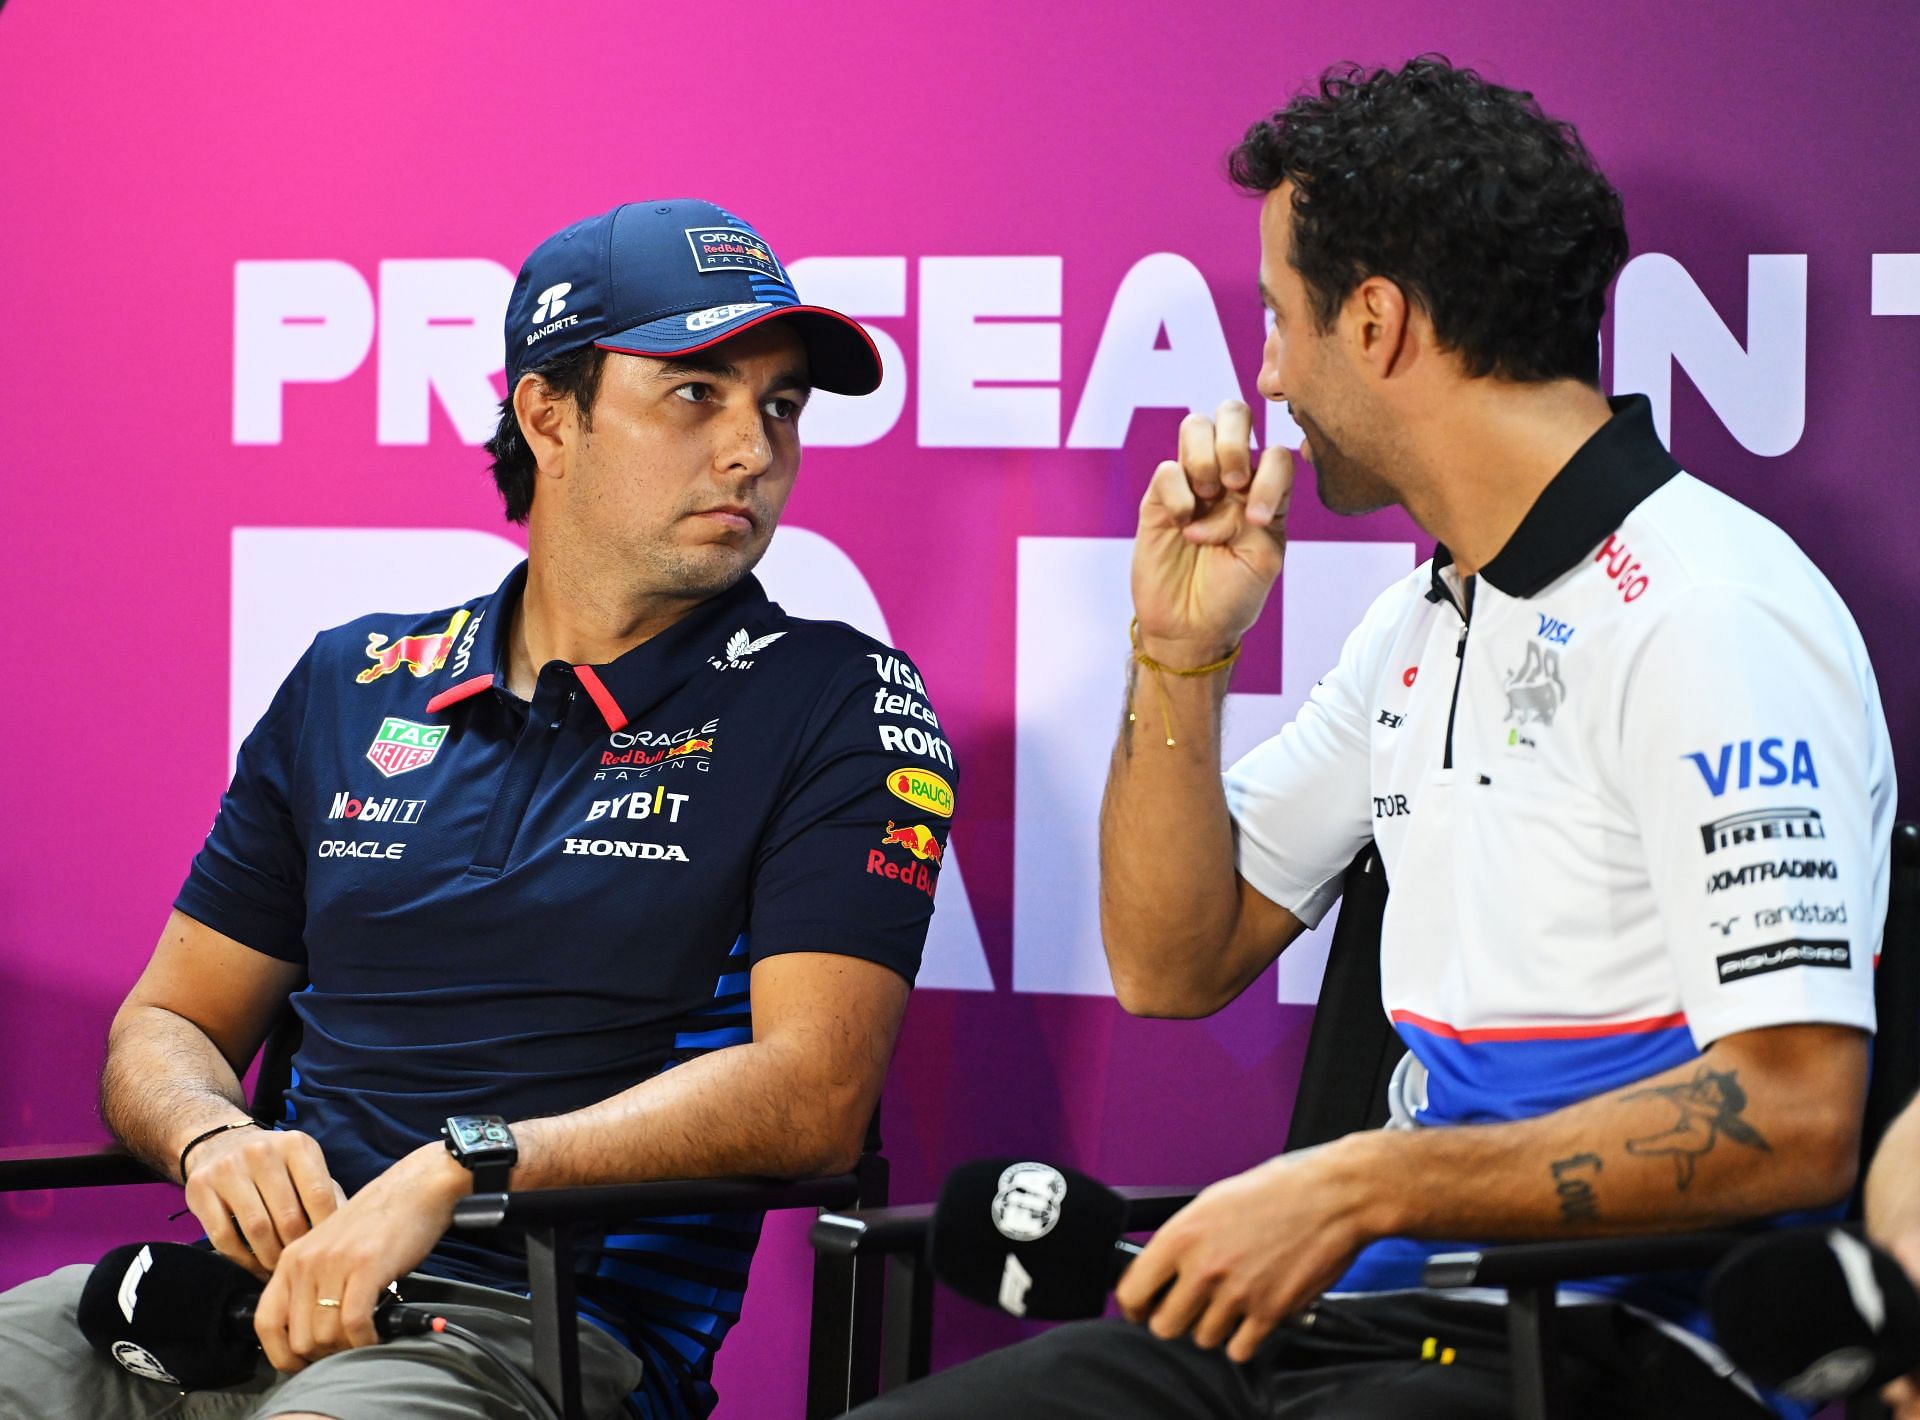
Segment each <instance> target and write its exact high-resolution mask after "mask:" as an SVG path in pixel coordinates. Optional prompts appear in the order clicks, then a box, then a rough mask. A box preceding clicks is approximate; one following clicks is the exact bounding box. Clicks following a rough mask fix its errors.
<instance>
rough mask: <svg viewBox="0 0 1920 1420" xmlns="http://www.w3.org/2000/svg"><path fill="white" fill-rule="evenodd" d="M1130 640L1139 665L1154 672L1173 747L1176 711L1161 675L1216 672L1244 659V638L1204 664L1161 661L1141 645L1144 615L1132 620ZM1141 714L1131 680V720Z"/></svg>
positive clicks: (1198, 674) (1129, 699) (1129, 642)
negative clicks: (1135, 705)
mask: <svg viewBox="0 0 1920 1420" xmlns="http://www.w3.org/2000/svg"><path fill="white" fill-rule="evenodd" d="M1127 642H1128V644H1129V645H1131V646H1132V647H1133V659H1134V661H1135V663H1136V664H1139V665H1143V666H1145V667H1146V668H1147V669H1148V670H1150V671H1152V672H1153V676H1154V680H1153V686H1154V690H1155V691H1156V692H1157V693H1158V695H1159V698H1160V720H1161V723H1162V724H1163V725H1165V726H1166V731H1167V745H1168V747H1169V748H1171V747H1172V746H1173V743H1174V739H1173V712H1172V711H1170V710H1169V709H1168V708H1167V687H1166V683H1165V682H1164V681H1162V680H1161V679H1160V677H1161V675H1162V674H1165V675H1177V676H1187V677H1191V676H1203V675H1212V674H1213V673H1214V672H1215V671H1223V670H1225V669H1226V668H1227V667H1228V666H1230V665H1232V664H1233V663H1234V662H1235V661H1237V660H1239V659H1240V647H1241V645H1242V644H1243V643H1242V642H1239V641H1236V642H1234V643H1233V649H1232V650H1231V651H1229V652H1227V654H1226V655H1224V656H1222V657H1221V658H1220V659H1219V660H1217V661H1209V662H1207V664H1206V665H1204V666H1193V667H1190V668H1187V669H1182V668H1181V667H1179V666H1169V665H1164V664H1162V663H1161V662H1159V661H1156V660H1154V658H1153V657H1152V656H1149V655H1148V654H1147V653H1146V652H1145V651H1143V650H1141V649H1140V618H1139V617H1137V616H1136V617H1134V619H1133V620H1132V621H1131V622H1129V623H1128V625H1127ZM1137 718H1138V717H1137V716H1136V715H1135V714H1134V713H1133V684H1132V681H1131V680H1129V682H1128V684H1127V723H1128V724H1132V723H1133V722H1134V721H1135V720H1136V719H1137Z"/></svg>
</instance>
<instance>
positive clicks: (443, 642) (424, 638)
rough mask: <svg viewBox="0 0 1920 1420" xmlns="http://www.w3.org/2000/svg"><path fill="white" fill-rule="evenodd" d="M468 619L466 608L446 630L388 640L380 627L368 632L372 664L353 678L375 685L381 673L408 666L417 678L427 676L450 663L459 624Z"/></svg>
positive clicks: (459, 612)
mask: <svg viewBox="0 0 1920 1420" xmlns="http://www.w3.org/2000/svg"><path fill="white" fill-rule="evenodd" d="M466 623H467V612H466V611H465V610H464V609H463V610H460V611H456V612H455V613H454V614H453V620H452V621H450V622H448V623H447V629H446V630H445V631H428V632H423V633H421V634H420V635H417V636H401V637H399V638H397V639H396V640H393V641H388V640H387V638H386V637H385V636H383V635H381V634H380V633H379V632H378V631H374V632H370V633H368V636H367V656H368V658H369V659H371V660H372V662H373V664H372V665H370V666H368V667H367V668H366V669H365V670H363V671H361V672H360V674H359V675H357V676H355V677H354V679H355V680H357V681H359V682H360V684H362V685H372V684H373V683H374V682H375V681H376V680H378V679H380V677H381V676H383V675H392V674H393V673H394V672H395V671H397V670H399V669H400V668H401V667H402V666H405V667H406V668H407V669H408V670H409V671H411V672H413V674H414V676H415V677H416V678H417V679H420V680H425V679H426V678H427V677H428V676H430V675H432V674H433V673H434V672H435V671H437V670H439V669H440V668H441V667H442V666H444V665H445V664H446V663H447V653H448V652H450V651H451V650H452V649H453V643H454V641H455V639H456V638H458V636H459V635H460V628H461V627H462V626H464V625H466Z"/></svg>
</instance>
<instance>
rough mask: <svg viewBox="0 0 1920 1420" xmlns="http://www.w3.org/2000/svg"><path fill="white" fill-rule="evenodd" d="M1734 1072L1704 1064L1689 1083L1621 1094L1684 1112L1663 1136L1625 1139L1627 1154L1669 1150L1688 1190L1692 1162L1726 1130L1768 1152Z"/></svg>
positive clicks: (1679, 1184)
mask: <svg viewBox="0 0 1920 1420" xmlns="http://www.w3.org/2000/svg"><path fill="white" fill-rule="evenodd" d="M1735 1074H1736V1072H1735V1071H1732V1070H1727V1071H1724V1072H1723V1071H1719V1070H1715V1069H1713V1068H1711V1067H1710V1066H1706V1065H1702V1066H1701V1067H1700V1068H1699V1070H1698V1071H1696V1072H1695V1074H1694V1077H1693V1078H1692V1079H1691V1080H1689V1081H1687V1082H1686V1083H1685V1084H1680V1085H1657V1086H1655V1087H1653V1088H1652V1089H1645V1090H1635V1091H1634V1092H1633V1093H1631V1094H1627V1095H1622V1096H1621V1097H1620V1098H1621V1100H1622V1102H1625V1101H1627V1100H1639V1099H1664V1100H1666V1101H1667V1102H1668V1103H1669V1104H1672V1105H1673V1106H1674V1107H1675V1108H1676V1109H1678V1110H1679V1111H1680V1118H1679V1121H1678V1122H1677V1123H1676V1124H1675V1125H1674V1126H1673V1128H1671V1129H1668V1130H1666V1131H1665V1132H1663V1133H1660V1134H1648V1135H1646V1136H1644V1137H1643V1138H1639V1139H1629V1140H1627V1152H1628V1153H1629V1154H1637V1155H1639V1156H1640V1157H1642V1158H1647V1157H1651V1156H1653V1155H1655V1154H1666V1155H1668V1156H1669V1157H1671V1158H1672V1159H1673V1173H1674V1186H1675V1187H1676V1188H1678V1189H1679V1190H1680V1191H1681V1192H1683V1193H1684V1192H1685V1191H1686V1188H1687V1185H1688V1184H1690V1183H1692V1182H1693V1166H1694V1161H1695V1160H1696V1159H1698V1158H1699V1157H1700V1156H1701V1155H1702V1154H1707V1153H1711V1152H1712V1151H1713V1146H1714V1145H1715V1144H1716V1143H1718V1142H1719V1140H1720V1136H1721V1135H1722V1134H1724V1135H1726V1136H1727V1137H1728V1138H1729V1139H1731V1140H1733V1141H1734V1142H1735V1143H1736V1144H1745V1145H1746V1146H1747V1147H1748V1148H1749V1149H1758V1150H1760V1151H1761V1152H1762V1153H1767V1154H1770V1153H1772V1152H1773V1146H1772V1145H1770V1144H1768V1143H1767V1141H1766V1140H1765V1139H1764V1138H1762V1137H1761V1134H1760V1131H1759V1130H1758V1129H1755V1128H1754V1127H1753V1126H1752V1125H1751V1124H1749V1123H1747V1121H1746V1120H1745V1119H1743V1118H1742V1117H1741V1116H1742V1114H1743V1113H1744V1112H1745V1110H1746V1108H1747V1092H1746V1091H1745V1090H1743V1089H1741V1088H1740V1082H1739V1081H1738V1080H1737V1079H1736V1078H1735Z"/></svg>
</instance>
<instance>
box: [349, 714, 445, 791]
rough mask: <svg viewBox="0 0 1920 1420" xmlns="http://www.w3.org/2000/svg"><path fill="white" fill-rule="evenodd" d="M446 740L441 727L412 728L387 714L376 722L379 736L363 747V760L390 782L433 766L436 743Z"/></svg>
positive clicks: (418, 726)
mask: <svg viewBox="0 0 1920 1420" xmlns="http://www.w3.org/2000/svg"><path fill="white" fill-rule="evenodd" d="M446 737H447V727H446V726H445V725H416V724H414V723H413V721H411V720H400V719H396V718H394V717H393V716H391V715H389V716H388V717H387V718H386V719H384V720H382V721H381V722H380V733H379V734H377V735H375V736H374V737H373V743H372V744H370V745H368V746H367V758H368V759H369V760H370V761H372V763H373V767H374V768H375V769H377V770H379V771H380V772H381V773H382V774H384V775H386V776H387V777H388V778H389V779H391V778H392V777H393V776H394V775H396V774H405V773H406V772H407V771H408V770H409V769H418V768H420V766H421V765H423V764H431V763H433V757H434V755H436V754H438V753H439V752H440V742H441V741H442V740H444V739H445V738H446Z"/></svg>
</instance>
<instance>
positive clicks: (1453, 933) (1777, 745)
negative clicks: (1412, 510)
mask: <svg viewBox="0 0 1920 1420" xmlns="http://www.w3.org/2000/svg"><path fill="white" fill-rule="evenodd" d="M1614 409H1615V414H1614V417H1613V418H1612V419H1611V420H1610V421H1609V422H1608V423H1607V424H1606V425H1605V426H1604V427H1603V428H1602V429H1601V430H1600V431H1599V432H1598V433H1596V434H1595V435H1594V437H1593V438H1592V439H1591V440H1590V441H1589V442H1588V443H1587V444H1586V445H1585V446H1584V447H1583V448H1582V449H1581V450H1580V451H1579V453H1578V454H1576V455H1575V456H1574V458H1573V459H1572V460H1571V461H1570V462H1569V463H1568V464H1567V466H1566V468H1564V469H1563V470H1562V471H1561V472H1560V473H1559V474H1558V475H1557V476H1556V477H1555V479H1554V481H1553V482H1552V483H1551V484H1549V485H1548V486H1547V488H1546V489H1545V491H1543V492H1542V493H1541V495H1540V497H1539V499H1538V501H1537V502H1536V503H1535V504H1534V506H1533V508H1532V509H1531V510H1530V511H1529V512H1528V513H1527V516H1526V517H1525V519H1524V520H1523V521H1522V522H1521V524H1520V526H1519V528H1518V529H1517V530H1516V531H1515V532H1514V534H1513V536H1512V538H1511V539H1510V540H1509V541H1508V543H1507V544H1506V546H1505V547H1503V548H1502V549H1501V551H1500V553H1499V555H1498V556H1497V557H1495V558H1494V559H1493V560H1492V561H1491V562H1489V563H1488V564H1487V565H1486V567H1485V568H1484V569H1483V571H1482V573H1481V575H1479V576H1477V577H1474V578H1470V579H1467V581H1466V582H1465V583H1463V581H1462V579H1461V578H1460V577H1459V576H1458V575H1457V574H1456V573H1455V572H1454V571H1453V569H1452V568H1451V566H1450V563H1451V558H1450V556H1449V555H1448V553H1447V551H1446V549H1445V548H1441V549H1439V550H1438V552H1437V553H1436V555H1435V558H1434V560H1433V561H1432V562H1430V563H1428V564H1427V565H1426V566H1424V567H1422V568H1421V569H1419V570H1418V571H1417V572H1415V573H1414V574H1413V575H1412V576H1410V577H1409V578H1408V579H1407V580H1405V581H1403V582H1401V583H1399V584H1397V585H1396V586H1394V587H1392V588H1391V589H1389V590H1388V591H1387V592H1386V594H1385V595H1383V596H1382V597H1380V599H1379V600H1378V601H1377V602H1375V603H1374V605H1373V607H1372V609H1371V610H1370V611H1369V612H1368V613H1367V616H1366V618H1365V620H1363V621H1362V622H1361V624H1360V626H1359V627H1358V628H1357V629H1356V630H1355V631H1354V633H1353V634H1352V636H1350V637H1349V638H1348V640H1347V643H1346V646H1345V648H1344V649H1343V650H1342V652H1341V655H1340V662H1339V664H1338V665H1337V666H1335V667H1334V668H1333V669H1332V670H1331V671H1329V672H1328V673H1327V676H1326V679H1325V680H1323V681H1322V682H1321V683H1320V684H1319V686H1318V687H1316V688H1315V690H1314V691H1313V694H1312V695H1311V697H1310V698H1309V700H1308V702H1307V703H1306V704H1305V705H1304V706H1303V707H1302V708H1301V710H1300V713H1299V715H1298V717H1297V718H1296V719H1295V721H1294V722H1293V723H1292V724H1290V725H1289V726H1287V728H1286V729H1284V730H1282V731H1281V732H1280V734H1279V735H1277V736H1275V737H1274V738H1273V739H1271V740H1268V741H1267V742H1266V743H1265V744H1263V745H1261V746H1260V747H1259V748H1258V749H1256V750H1254V751H1253V752H1252V753H1251V754H1249V755H1247V756H1246V757H1245V758H1244V759H1242V760H1241V761H1240V762H1239V763H1238V764H1236V765H1234V766H1233V768H1232V769H1231V770H1229V771H1228V773H1227V775H1226V791H1227V802H1228V805H1229V807H1230V809H1231V811H1232V814H1233V818H1234V824H1235V830H1236V840H1237V860H1238V866H1239V871H1240V874H1241V876H1243V877H1244V878H1245V879H1246V880H1247V881H1248V882H1249V883H1251V884H1252V885H1253V886H1254V887H1255V888H1257V889H1259V891H1260V892H1261V893H1263V894H1264V895H1265V896H1267V897H1269V898H1271V899H1272V900H1273V901H1274V902H1277V903H1279V904H1280V905H1281V906H1282V907H1285V908H1287V909H1288V910H1289V911H1291V912H1292V913H1293V914H1294V915H1295V916H1297V917H1299V918H1300V919H1301V920H1302V921H1304V922H1307V923H1308V924H1313V923H1315V922H1318V921H1319V919H1320V917H1321V915H1322V914H1323V913H1324V912H1325V911H1326V909H1327V908H1328V906H1329V905H1330V904H1331V903H1332V902H1333V900H1334V898H1335V897H1336V896H1337V895H1338V892H1339V888H1340V876H1341V873H1342V871H1343V870H1344V868H1345V867H1346V865H1347V863H1348V862H1349V861H1350V860H1351V859H1352V858H1353V856H1354V854H1355V853H1357V852H1358V851H1359V850H1360V848H1361V847H1362V845H1364V844H1365V843H1366V841H1367V840H1368V839H1369V838H1372V839H1373V840H1374V841H1375V842H1376V843H1377V844H1378V845H1379V850H1380V856H1381V860H1382V862H1383V863H1384V865H1385V869H1386V874H1387V881H1388V883H1389V884H1390V886H1391V892H1390V895H1389V897H1388V899H1387V910H1386V919H1385V923H1384V926H1383V928H1382V935H1381V986H1382V994H1383V997H1384V1004H1385V1007H1386V1010H1387V1012H1388V1014H1389V1016H1390V1017H1391V1019H1392V1021H1393V1023H1394V1026H1395V1028H1396V1029H1397V1030H1398V1032H1399V1034H1400V1036H1401V1038H1402V1039H1404V1040H1405V1041H1406V1044H1407V1048H1408V1050H1409V1051H1410V1052H1411V1054H1412V1055H1413V1056H1414V1057H1415V1058H1416V1059H1417V1061H1418V1062H1419V1065H1420V1066H1422V1067H1424V1076H1425V1078H1424V1081H1420V1080H1419V1076H1420V1074H1421V1073H1422V1072H1421V1071H1419V1070H1416V1071H1415V1072H1414V1075H1415V1081H1416V1084H1415V1089H1414V1092H1413V1093H1414V1095H1415V1098H1414V1099H1413V1100H1412V1101H1411V1103H1412V1105H1413V1117H1414V1119H1415V1121H1416V1122H1418V1123H1423V1124H1463V1123H1473V1122H1488V1121H1497V1120H1509V1119H1521V1118H1526V1117H1529V1116H1532V1115H1537V1114H1541V1113H1545V1112H1547V1111H1549V1110H1553V1109H1557V1108H1560V1107H1562V1106H1564V1105H1568V1104H1572V1103H1575V1102H1577V1101H1579V1100H1583V1099H1586V1098H1588V1097H1590V1096H1593V1095H1597V1094H1601V1093H1604V1092H1606V1091H1610V1090H1614V1089H1618V1088H1620V1087H1623V1086H1625V1085H1628V1084H1630V1083H1632V1082H1633V1081H1636V1080H1640V1079H1643V1078H1645V1077H1647V1076H1649V1075H1652V1074H1655V1073H1657V1072H1659V1071H1662V1070H1666V1069H1669V1068H1671V1067H1673V1066H1675V1065H1679V1064H1683V1063H1684V1062H1686V1061H1688V1060H1690V1059H1693V1058H1694V1057H1696V1056H1697V1055H1698V1054H1699V1053H1700V1051H1702V1050H1703V1049H1705V1047H1706V1046H1707V1045H1709V1044H1710V1043H1711V1042H1713V1041H1714V1040H1716V1039H1718V1038H1719V1037H1721V1036H1724V1035H1728V1034H1730V1033H1733V1032H1736V1031H1744V1030H1751V1029H1754V1028H1755V1027H1760V1026H1770V1025H1783V1024H1789V1023H1795V1022H1829V1023H1834V1024H1839V1025H1847V1026H1855V1027H1858V1028H1860V1029H1861V1030H1867V1031H1871V1030H1872V1029H1873V1024H1874V1018H1873V978H1872V972H1873V964H1874V961H1875V958H1876V956H1877V954H1878V952H1879V947H1880V935H1881V926H1882V921H1883V918H1884V916H1885V913H1886V903H1887V882H1888V861H1889V844H1890V835H1891V832H1892V828H1893V814H1894V778H1893V756H1892V746H1891V744H1890V742H1889V740H1888V736H1887V727H1886V721H1885V718H1884V717H1883V716H1882V714H1881V710H1880V696H1879V691H1878V688H1877V687H1876V685H1875V682H1874V676H1873V669H1872V667H1871V666H1870V665H1869V664H1868V662H1867V653H1866V649H1865V647H1864V646H1863V644H1862V643H1861V639H1860V633H1859V631H1858V629H1857V628H1856V627H1855V626H1854V623H1853V618H1852V617H1851V616H1850V615H1849V614H1848V612H1847V609H1846V607H1845V606H1844V605H1842V604H1841V601H1840V598H1839V597H1838V596H1837V595H1836V594H1835V592H1834V590H1833V588H1832V586H1831V585H1829V583H1828V582H1827V580H1826V578H1825V577H1823V576H1821V574H1820V572H1819V571H1818V570H1817V569H1816V568H1815V567H1814V566H1813V565H1812V564H1811V563H1810V562H1808V561H1807V559H1806V557H1805V556H1804V555H1803V554H1802V553H1801V552H1800V550H1799V548H1797V547H1796V546H1794V544H1793V542H1792V540H1791V539H1790V538H1788V537H1787V535H1786V534H1785V533H1783V532H1781V531H1780V529H1778V528H1777V527H1775V526H1774V525H1773V524H1771V523H1769V522H1768V521H1766V520H1765V519H1764V518H1762V517H1760V516H1759V515H1758V514H1756V513H1754V512H1752V511H1751V510H1750V509H1747V508H1745V507H1742V506H1741V505H1740V504H1738V503H1736V502H1734V501H1733V500H1732V499H1731V498H1728V497H1727V496H1725V495H1724V494H1722V493H1719V492H1716V491H1715V490H1714V489H1712V488H1709V487H1707V486H1706V485H1705V484H1703V483H1700V482H1699V481H1697V480H1696V479H1694V478H1692V477H1690V476H1688V475H1687V474H1685V473H1683V472H1681V471H1680V469H1679V467H1678V465H1676V464H1675V463H1674V462H1673V459H1672V458H1671V456H1669V455H1668V453H1667V451H1666V450H1665V449H1664V448H1663V447H1661V445H1660V443H1659V440H1658V438H1657V437H1656V436H1655V434H1654V431H1653V424H1652V420H1651V417H1650V414H1649V411H1648V406H1647V402H1646V400H1645V399H1644V398H1641V397H1634V398H1631V399H1627V400H1620V401H1615V403H1614ZM1469 611H1470V614H1469ZM1422 1086H1423V1087H1424V1088H1423V1089H1422ZM1447 1246H1449V1245H1448V1244H1434V1243H1412V1242H1409V1241H1407V1240H1404V1239H1390V1240H1388V1241H1387V1242H1384V1243H1381V1244H1376V1245H1375V1247H1373V1248H1370V1249H1368V1251H1367V1252H1366V1253H1363V1254H1362V1255H1361V1258H1360V1260H1359V1262H1358V1263H1356V1265H1355V1267H1354V1269H1353V1271H1352V1272H1350V1273H1349V1274H1348V1276H1347V1277H1346V1278H1345V1279H1343V1280H1342V1282H1341V1283H1340V1284H1339V1288H1338V1290H1343V1291H1350V1290H1368V1289H1374V1288H1384V1287H1399V1286H1417V1285H1418V1277H1419V1269H1418V1264H1419V1262H1420V1260H1421V1259H1422V1258H1424V1256H1425V1255H1426V1254H1427V1253H1428V1252H1431V1251H1434V1250H1436V1249H1440V1248H1445V1247H1447ZM1597 1290H1603V1291H1610V1292H1615V1293H1619V1294H1621V1295H1623V1296H1627V1297H1628V1298H1629V1299H1633V1300H1638V1301H1641V1302H1642V1303H1644V1304H1646V1305H1648V1306H1649V1307H1650V1308H1651V1309H1653V1310H1655V1311H1659V1312H1662V1313H1664V1314H1665V1315H1668V1316H1670V1317H1675V1319H1681V1320H1684V1322H1685V1323H1686V1324H1689V1325H1697V1317H1696V1316H1694V1315H1691V1314H1690V1313H1691V1312H1692V1311H1693V1308H1692V1307H1691V1306H1690V1305H1689V1299H1685V1298H1682V1297H1679V1296H1677V1295H1668V1296H1666V1297H1664V1298H1661V1297H1656V1296H1653V1295H1642V1296H1639V1297H1637V1298H1635V1297H1633V1296H1632V1290H1633V1289H1631V1288H1621V1287H1599V1288H1597ZM1652 1290H1653V1291H1655V1292H1658V1291H1661V1290H1665V1289H1663V1288H1661V1287H1660V1286H1659V1285H1658V1284H1652ZM1663 1302H1664V1304H1663Z"/></svg>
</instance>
